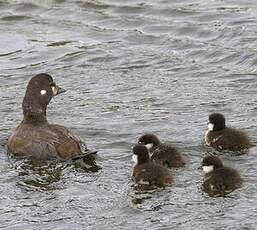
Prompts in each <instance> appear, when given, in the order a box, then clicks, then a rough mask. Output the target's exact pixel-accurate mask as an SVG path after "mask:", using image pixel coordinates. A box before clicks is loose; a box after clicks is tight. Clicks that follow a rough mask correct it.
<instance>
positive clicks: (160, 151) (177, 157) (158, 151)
mask: <svg viewBox="0 0 257 230" xmlns="http://www.w3.org/2000/svg"><path fill="white" fill-rule="evenodd" d="M138 143H142V144H144V145H146V146H148V147H150V149H149V151H150V154H151V160H152V161H154V162H156V163H158V164H162V165H164V166H168V167H183V166H184V165H185V161H184V159H183V156H182V152H181V151H180V150H179V149H178V148H175V147H173V146H171V145H168V144H164V143H161V142H160V140H159V139H158V137H157V136H156V135H154V134H152V133H147V134H144V135H142V136H141V137H139V139H138ZM151 146H152V147H151Z"/></svg>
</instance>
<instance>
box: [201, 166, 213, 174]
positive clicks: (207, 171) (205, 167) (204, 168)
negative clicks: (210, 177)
mask: <svg viewBox="0 0 257 230" xmlns="http://www.w3.org/2000/svg"><path fill="white" fill-rule="evenodd" d="M203 171H204V173H210V172H212V171H213V165H210V166H203Z"/></svg>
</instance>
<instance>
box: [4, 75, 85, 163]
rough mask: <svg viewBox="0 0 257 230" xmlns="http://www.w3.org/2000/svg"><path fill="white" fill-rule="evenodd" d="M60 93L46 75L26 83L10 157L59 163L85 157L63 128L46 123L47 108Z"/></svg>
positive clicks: (79, 141) (76, 140)
mask: <svg viewBox="0 0 257 230" xmlns="http://www.w3.org/2000/svg"><path fill="white" fill-rule="evenodd" d="M62 92H65V90H63V89H61V88H60V87H58V86H57V85H56V84H55V82H54V81H53V79H52V77H51V76H50V75H48V74H45V73H42V74H38V75H36V76H34V77H33V78H32V79H31V80H30V82H29V83H28V86H27V90H26V94H25V96H24V99H23V103H22V109H23V115H24V117H23V120H22V122H21V123H20V125H19V126H18V127H17V128H16V130H15V132H14V133H13V134H12V136H11V137H10V138H9V141H8V151H9V152H10V153H13V154H14V155H19V156H33V157H35V158H39V159H51V158H57V159H60V160H67V159H71V158H73V157H78V156H80V155H81V156H82V155H86V154H88V153H89V150H88V149H87V147H86V144H85V142H84V141H83V140H82V139H81V138H80V137H78V136H76V135H75V134H73V133H72V132H71V131H70V130H69V129H68V128H66V127H64V126H61V125H54V124H49V123H48V121H47V119H46V108H47V105H48V104H49V102H50V101H51V99H52V98H53V97H54V96H55V95H58V94H60V93H62Z"/></svg>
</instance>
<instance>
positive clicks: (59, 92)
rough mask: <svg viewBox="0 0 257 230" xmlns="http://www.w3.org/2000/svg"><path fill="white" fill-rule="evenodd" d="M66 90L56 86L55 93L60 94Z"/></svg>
mask: <svg viewBox="0 0 257 230" xmlns="http://www.w3.org/2000/svg"><path fill="white" fill-rule="evenodd" d="M66 91H67V90H66V89H63V88H60V87H58V90H57V93H56V95H58V94H61V93H65V92H66Z"/></svg>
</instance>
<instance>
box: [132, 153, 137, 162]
mask: <svg viewBox="0 0 257 230" xmlns="http://www.w3.org/2000/svg"><path fill="white" fill-rule="evenodd" d="M132 160H133V161H134V162H135V164H137V163H138V158H137V155H136V154H133V155H132Z"/></svg>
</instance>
